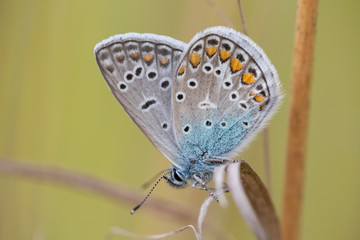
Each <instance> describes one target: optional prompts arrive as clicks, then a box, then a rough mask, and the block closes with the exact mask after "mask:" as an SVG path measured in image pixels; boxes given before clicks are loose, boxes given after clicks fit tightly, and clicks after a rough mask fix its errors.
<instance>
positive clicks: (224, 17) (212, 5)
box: [206, 0, 235, 29]
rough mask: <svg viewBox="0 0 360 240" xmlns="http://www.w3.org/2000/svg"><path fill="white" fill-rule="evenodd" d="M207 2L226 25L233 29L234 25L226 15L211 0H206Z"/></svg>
mask: <svg viewBox="0 0 360 240" xmlns="http://www.w3.org/2000/svg"><path fill="white" fill-rule="evenodd" d="M206 2H207V4H208V5H209V6H210V7H211V8H212V9H213V10H214V11H215V12H216V13H217V15H219V17H220V18H221V19H222V20H223V21H224V23H226V25H227V26H228V27H231V28H233V29H235V27H234V25H233V24H232V23H231V21H230V20H229V19H228V18H227V17H226V15H225V14H224V13H223V12H222V11H221V9H220V8H218V7H217V6H216V5H215V4H214V2H213V1H212V0H206Z"/></svg>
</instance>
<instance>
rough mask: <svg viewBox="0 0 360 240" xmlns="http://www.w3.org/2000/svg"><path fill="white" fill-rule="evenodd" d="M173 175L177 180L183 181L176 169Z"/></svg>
mask: <svg viewBox="0 0 360 240" xmlns="http://www.w3.org/2000/svg"><path fill="white" fill-rule="evenodd" d="M173 177H174V179H175V180H176V181H179V182H182V181H183V179H182V178H181V177H180V176H179V175H178V174H177V172H176V171H174V172H173Z"/></svg>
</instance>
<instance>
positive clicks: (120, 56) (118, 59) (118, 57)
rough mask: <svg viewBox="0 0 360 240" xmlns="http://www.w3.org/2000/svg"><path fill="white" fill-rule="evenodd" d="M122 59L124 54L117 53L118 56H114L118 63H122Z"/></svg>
mask: <svg viewBox="0 0 360 240" xmlns="http://www.w3.org/2000/svg"><path fill="white" fill-rule="evenodd" d="M124 59H125V56H124V55H118V56H116V60H117V61H118V62H120V63H122V62H123V61H124Z"/></svg>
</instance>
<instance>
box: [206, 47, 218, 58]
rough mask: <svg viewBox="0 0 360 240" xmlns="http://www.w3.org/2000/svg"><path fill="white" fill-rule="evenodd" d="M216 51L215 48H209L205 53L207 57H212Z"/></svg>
mask: <svg viewBox="0 0 360 240" xmlns="http://www.w3.org/2000/svg"><path fill="white" fill-rule="evenodd" d="M216 51H217V47H215V46H211V47H208V48H207V49H206V53H207V55H208V56H209V57H212V56H213V55H214V54H215V53H216Z"/></svg>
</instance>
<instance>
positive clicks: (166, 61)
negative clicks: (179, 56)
mask: <svg viewBox="0 0 360 240" xmlns="http://www.w3.org/2000/svg"><path fill="white" fill-rule="evenodd" d="M168 62H169V59H168V58H160V63H161V64H162V65H166V64H168Z"/></svg>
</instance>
